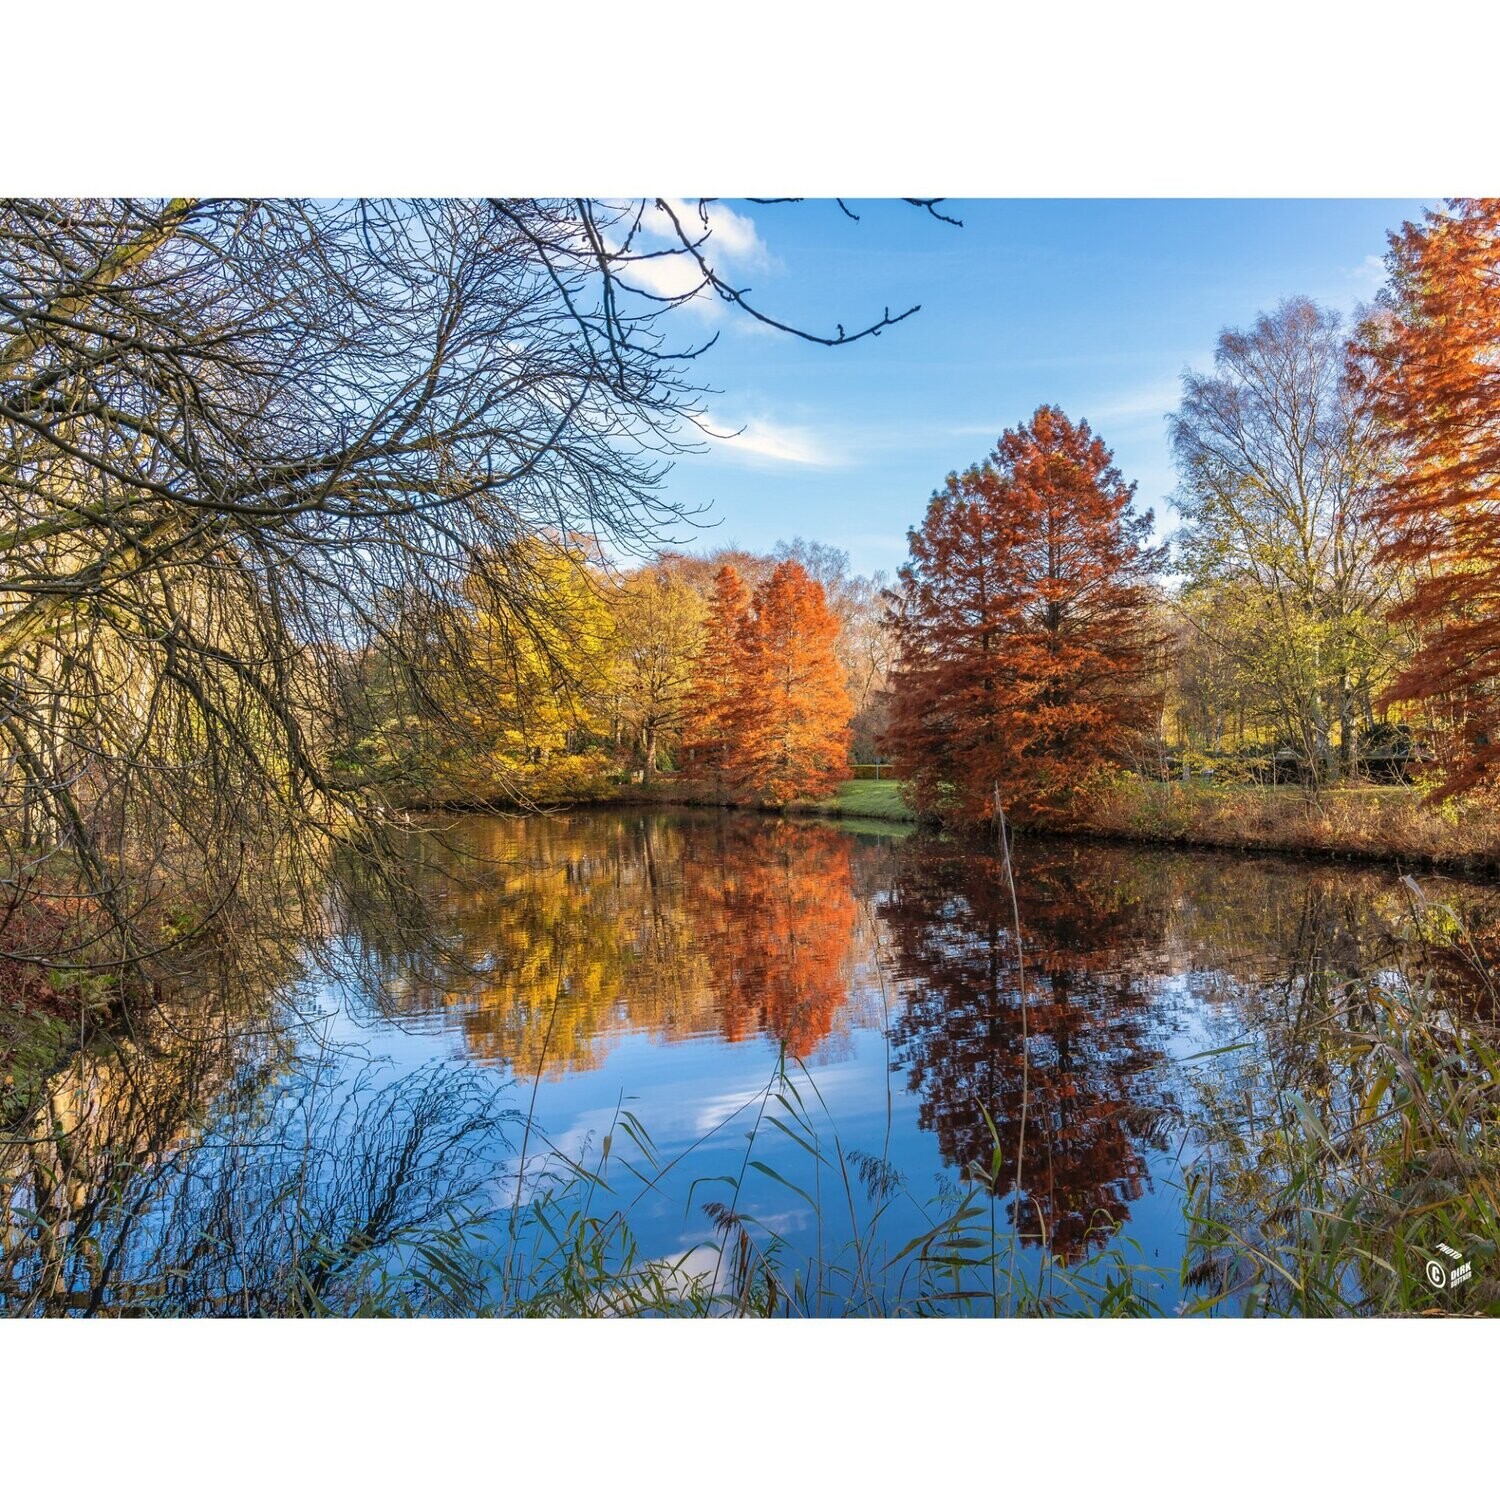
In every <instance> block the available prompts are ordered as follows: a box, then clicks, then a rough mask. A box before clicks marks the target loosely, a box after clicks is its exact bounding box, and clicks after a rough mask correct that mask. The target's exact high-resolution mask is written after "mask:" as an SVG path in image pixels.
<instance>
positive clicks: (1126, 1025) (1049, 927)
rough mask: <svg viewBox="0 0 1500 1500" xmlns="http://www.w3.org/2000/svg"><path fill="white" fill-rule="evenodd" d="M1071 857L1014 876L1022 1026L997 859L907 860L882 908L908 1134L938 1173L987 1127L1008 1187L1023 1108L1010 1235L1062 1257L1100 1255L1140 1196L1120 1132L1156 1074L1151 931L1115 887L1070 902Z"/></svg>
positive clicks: (980, 1141) (1128, 1139)
mask: <svg viewBox="0 0 1500 1500" xmlns="http://www.w3.org/2000/svg"><path fill="white" fill-rule="evenodd" d="M1076 857H1077V856H1076V852H1075V851H1070V850H1067V849H1066V848H1064V849H1063V850H1061V851H1058V852H1057V853H1056V854H1055V855H1054V854H1053V853H1052V852H1051V851H1049V854H1048V856H1047V860H1046V862H1043V860H1041V859H1035V860H1032V861H1029V862H1028V865H1027V866H1026V867H1025V868H1024V869H1023V870H1022V872H1021V873H1020V875H1019V877H1018V878H1019V880H1020V882H1021V885H1020V889H1021V913H1022V916H1021V920H1022V933H1021V939H1022V943H1023V945H1024V957H1025V963H1026V985H1027V992H1028V996H1029V1005H1028V1007H1027V1014H1026V1015H1025V1017H1024V1018H1023V1016H1022V1011H1021V991H1020V983H1019V976H1018V972H1017V965H1016V950H1015V944H1014V942H1013V941H1012V936H1011V932H1010V926H1011V909H1010V896H1009V893H1008V891H1007V889H1006V885H1005V880H1004V875H1003V870H1002V862H1001V860H1000V859H999V858H997V857H995V856H994V855H993V854H990V853H980V852H977V851H973V850H969V851H965V852H964V853H962V854H957V853H954V852H953V851H951V850H930V849H923V848H921V847H914V846H908V847H907V848H906V849H903V851H902V857H901V858H900V859H899V860H898V862H897V868H896V871H895V873H894V878H893V881H892V884H891V888H890V892H889V894H888V896H887V897H886V898H885V900H884V901H883V903H882V915H883V916H884V918H885V920H886V922H887V924H888V927H889V930H890V933H891V936H892V939H893V942H894V946H895V950H896V955H897V972H898V974H899V976H900V978H901V980H902V982H903V989H904V992H905V1006H904V1009H903V1013H902V1015H901V1017H900V1018H899V1019H898V1021H897V1022H896V1024H895V1026H894V1028H893V1033H894V1038H895V1041H896V1043H897V1047H898V1049H899V1052H900V1054H901V1055H902V1058H903V1060H904V1062H905V1063H906V1066H907V1069H908V1075H909V1082H910V1087H911V1088H912V1089H913V1090H914V1091H917V1092H919V1093H920V1094H921V1096H922V1103H921V1108H920V1119H921V1122H922V1124H923V1126H924V1127H925V1128H927V1129H929V1130H932V1131H935V1132H936V1134H937V1137H938V1141H939V1143H940V1146H941V1148H942V1151H943V1154H944V1156H945V1157H946V1158H947V1159H948V1160H949V1161H951V1162H953V1163H955V1164H957V1165H960V1166H968V1165H969V1164H971V1163H984V1164H986V1165H988V1163H989V1161H990V1158H991V1154H992V1149H993V1142H992V1140H991V1137H990V1133H989V1126H988V1125H987V1123H986V1120H985V1115H986V1113H988V1115H989V1117H990V1119H991V1120H993V1122H994V1126H995V1130H996V1132H997V1133H998V1135H999V1138H1000V1149H1001V1154H1002V1162H1003V1166H1002V1170H1001V1174H1000V1178H999V1183H1000V1184H1001V1185H1007V1184H1009V1183H1010V1182H1011V1181H1012V1180H1013V1174H1014V1167H1015V1161H1016V1156H1017V1152H1018V1149H1019V1147H1020V1144H1021V1141H1022V1124H1021V1121H1022V1111H1023V1098H1024V1106H1025V1120H1026V1125H1025V1136H1024V1140H1025V1160H1024V1162H1023V1170H1022V1174H1021V1181H1022V1198H1023V1206H1022V1208H1021V1210H1020V1212H1019V1214H1018V1215H1017V1222H1018V1227H1019V1228H1020V1229H1021V1231H1022V1232H1023V1233H1024V1234H1026V1235H1029V1236H1036V1237H1040V1238H1043V1239H1045V1240H1046V1242H1047V1243H1048V1244H1049V1245H1050V1247H1051V1249H1052V1251H1053V1253H1054V1254H1056V1255H1059V1256H1062V1257H1064V1258H1066V1257H1071V1256H1075V1255H1078V1254H1081V1253H1083V1252H1084V1251H1085V1250H1086V1249H1088V1248H1090V1247H1092V1246H1097V1245H1102V1244H1103V1243H1104V1242H1105V1240H1106V1239H1107V1238H1108V1237H1109V1235H1110V1234H1111V1233H1112V1231H1113V1227H1114V1226H1115V1225H1116V1224H1118V1223H1120V1222H1123V1220H1124V1219H1125V1218H1127V1217H1128V1215H1129V1204H1130V1203H1131V1202H1132V1201H1133V1200H1135V1199H1136V1198H1138V1197H1139V1196H1140V1195H1141V1192H1142V1190H1143V1188H1144V1186H1145V1183H1146V1180H1147V1173H1146V1165H1145V1162H1144V1161H1143V1160H1142V1158H1141V1155H1140V1152H1139V1150H1138V1149H1137V1146H1136V1143H1135V1141H1134V1139H1133V1138H1132V1135H1131V1130H1130V1123H1131V1120H1132V1118H1133V1116H1134V1115H1135V1113H1136V1112H1137V1111H1138V1110H1139V1109H1140V1108H1141V1107H1142V1106H1143V1105H1147V1104H1149V1103H1150V1089H1151V1085H1150V1082H1149V1078H1150V1070H1151V1069H1152V1068H1153V1067H1154V1065H1155V1064H1156V1063H1157V1062H1158V1061H1159V1060H1160V1054H1159V1053H1158V1052H1156V1051H1155V1050H1154V1049H1153V1048H1152V1047H1151V1046H1150V1045H1149V1042H1148V1040H1147V1036H1146V1014H1147V1012H1146V1007H1147V1004H1148V1001H1149V998H1150V992H1149V989H1148V987H1147V985H1146V984H1145V983H1144V982H1143V981H1142V980H1141V978H1140V977H1139V971H1138V967H1137V963H1136V962H1135V960H1136V958H1137V957H1138V956H1141V955H1142V950H1143V949H1149V947H1150V946H1152V945H1153V944H1155V943H1157V942H1159V939H1160V932H1161V923H1160V917H1159V915H1158V917H1157V918H1156V920H1155V921H1154V922H1151V921H1150V919H1149V918H1148V917H1146V916H1145V910H1146V909H1145V908H1144V907H1140V906H1133V904H1132V903H1131V902H1130V901H1129V897H1128V890H1129V887H1128V886H1125V887H1117V886H1114V885H1110V886H1105V885H1102V884H1101V883H1096V881H1095V879H1094V878H1093V875H1094V874H1096V873H1097V872H1093V873H1091V875H1090V879H1089V884H1088V887H1087V888H1084V887H1083V886H1082V885H1081V884H1080V883H1079V879H1078V877H1077V875H1076V874H1075V872H1074V870H1073V868H1072V866H1073V863H1074V860H1075V858H1076ZM1148 923H1149V924H1150V927H1151V930H1150V931H1149V932H1148V931H1147V925H1148ZM1028 1063H1029V1066H1027V1064H1028ZM1012 1212H1013V1214H1014V1213H1015V1212H1016V1211H1015V1210H1014V1209H1013V1210H1012Z"/></svg>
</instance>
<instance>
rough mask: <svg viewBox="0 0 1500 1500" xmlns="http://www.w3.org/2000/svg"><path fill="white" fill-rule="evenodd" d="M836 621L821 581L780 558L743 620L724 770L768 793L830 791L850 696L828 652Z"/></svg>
mask: <svg viewBox="0 0 1500 1500" xmlns="http://www.w3.org/2000/svg"><path fill="white" fill-rule="evenodd" d="M838 633H839V623H838V620H837V618H836V617H835V616H834V615H833V613H832V611H831V610H830V609H829V608H828V603H827V600H826V599H825V598H824V595H823V586H822V585H821V584H820V583H818V582H817V581H816V580H815V579H813V578H810V577H809V576H808V574H807V570H806V569H805V568H803V566H802V565H801V563H798V562H783V563H779V564H778V565H777V567H776V570H775V571H774V572H773V573H772V574H771V576H770V577H769V578H768V579H767V580H766V581H765V582H764V583H763V584H762V585H761V586H760V587H759V588H758V589H757V590H756V591H755V600H754V607H753V609H752V612H751V614H750V615H748V616H747V617H746V618H745V620H744V623H743V625H742V627H741V630H740V635H739V643H738V651H737V653H736V660H735V671H734V674H733V676H734V680H735V686H736V689H737V691H738V693H739V702H738V705H737V706H736V709H735V711H734V713H733V716H732V723H733V726H734V732H733V735H732V737H731V741H730V749H729V753H728V761H727V768H726V769H727V773H728V776H729V779H730V780H731V782H732V783H733V784H734V785H735V786H737V787H738V788H739V789H741V790H743V791H748V792H753V793H754V794H755V795H757V796H762V797H766V798H768V799H769V800H770V801H773V802H787V801H790V800H791V799H792V798H794V797H827V796H831V795H832V794H833V793H834V791H836V790H837V788H838V784H839V782H840V781H842V780H843V779H844V777H845V774H846V772H845V766H846V765H847V763H848V758H849V720H850V718H851V716H852V715H853V711H854V706H853V704H852V703H851V702H850V701H849V694H848V692H847V691H846V689H845V686H844V673H843V669H842V668H841V667H840V666H839V663H838V658H837V657H836V656H835V655H834V649H833V648H834V642H835V641H836V640H837V639H838Z"/></svg>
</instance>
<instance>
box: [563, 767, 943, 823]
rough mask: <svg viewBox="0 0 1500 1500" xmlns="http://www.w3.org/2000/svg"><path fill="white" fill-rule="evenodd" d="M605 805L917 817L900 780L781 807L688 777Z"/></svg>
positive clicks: (847, 785)
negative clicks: (738, 796) (725, 793)
mask: <svg viewBox="0 0 1500 1500" xmlns="http://www.w3.org/2000/svg"><path fill="white" fill-rule="evenodd" d="M592 800H597V801H604V802H614V803H625V804H645V805H649V806H662V807H725V806H728V807H740V808H748V809H751V810H754V811H760V812H786V813H797V814H803V815H812V816H817V817H825V818H855V819H864V820H868V821H872V822H881V823H907V824H911V823H915V822H917V814H916V813H915V812H914V811H913V810H912V809H911V808H910V807H909V806H907V804H906V802H905V801H904V800H903V798H902V784H901V783H900V782H897V781H845V782H841V783H840V785H839V789H838V790H837V791H836V792H835V793H834V794H833V796H831V797H826V798H824V799H822V800H821V801H816V802H814V801H797V802H789V803H787V804H785V805H784V806H783V805H779V804H774V803H768V802H763V801H758V800H755V799H753V798H747V799H743V800H735V799H726V798H725V797H724V796H723V795H722V794H720V793H717V792H715V790H714V788H713V786H712V784H711V783H709V782H706V781H693V780H690V779H689V778H687V777H685V776H674V777H669V778H664V779H662V780H660V781H657V782H655V783H653V784H652V785H651V786H626V787H621V788H619V789H618V790H617V791H615V792H614V793H612V794H610V795H607V796H604V797H600V798H598V799H592Z"/></svg>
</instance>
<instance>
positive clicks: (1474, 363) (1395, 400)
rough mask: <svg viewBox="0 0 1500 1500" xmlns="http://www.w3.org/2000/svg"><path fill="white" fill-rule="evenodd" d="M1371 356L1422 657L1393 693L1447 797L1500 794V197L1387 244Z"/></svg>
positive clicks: (1389, 517) (1381, 505)
mask: <svg viewBox="0 0 1500 1500" xmlns="http://www.w3.org/2000/svg"><path fill="white" fill-rule="evenodd" d="M1387 264H1388V266H1389V268H1390V271H1391V287H1390V289H1389V290H1388V291H1387V292H1386V293H1385V294H1384V296H1383V298H1382V300H1383V301H1384V303H1385V308H1384V310H1383V315H1382V314H1377V315H1376V316H1375V317H1374V318H1373V319H1371V321H1370V323H1369V325H1368V326H1367V330H1366V337H1365V340H1364V347H1363V352H1364V354H1365V355H1367V356H1368V361H1367V369H1368V378H1369V385H1368V390H1369V394H1370V397H1371V404H1372V406H1373V409H1374V411H1375V414H1376V416H1377V417H1378V418H1379V419H1380V420H1381V421H1382V422H1383V423H1384V425H1385V428H1386V431H1387V433H1388V435H1389V438H1390V441H1391V445H1392V449H1393V456H1394V457H1395V460H1396V462H1395V464H1394V465H1393V471H1392V474H1391V476H1390V477H1389V478H1388V480H1387V481H1386V483H1385V485H1384V487H1383V490H1382V492H1381V494H1380V497H1379V499H1378V501H1377V510H1378V515H1379V520H1380V522H1381V523H1382V525H1383V526H1384V527H1385V528H1386V534H1387V537H1388V540H1387V542H1386V545H1385V547H1384V549H1383V553H1382V556H1383V557H1384V559H1385V560H1386V561H1388V562H1391V563H1394V564H1396V565H1397V566H1399V567H1401V568H1402V569H1403V570H1405V571H1407V572H1408V573H1409V575H1410V581H1409V586H1408V590H1407V593H1406V597H1405V598H1404V599H1403V601H1402V602H1401V604H1400V605H1398V606H1397V608H1396V610H1395V611H1394V612H1393V618H1395V619H1397V620H1401V621H1405V622H1407V623H1409V624H1410V625H1411V626H1413V627H1414V628H1415V630H1416V633H1417V637H1418V646H1417V649H1416V652H1415V653H1414V655H1413V656H1412V658H1411V660H1410V661H1409V662H1408V663H1407V665H1406V668H1405V670H1404V671H1402V672H1401V673H1400V675H1399V676H1398V677H1397V679H1396V680H1395V682H1394V683H1392V685H1391V687H1390V688H1389V689H1388V691H1387V692H1386V694H1385V695H1384V698H1385V701H1386V702H1387V703H1393V702H1409V703H1417V704H1420V705H1422V706H1423V707H1424V708H1425V709H1426V710H1427V711H1428V713H1429V715H1430V716H1431V717H1432V719H1433V721H1434V723H1435V724H1436V725H1437V727H1438V728H1439V729H1440V730H1443V731H1445V733H1443V734H1442V735H1440V738H1439V747H1440V749H1441V752H1442V759H1443V779H1442V782H1441V784H1440V785H1439V786H1438V788H1437V789H1436V791H1435V793H1434V796H1435V797H1438V798H1446V797H1449V796H1452V795H1455V794H1457V793H1460V792H1465V791H1470V790H1473V789H1475V788H1488V789H1489V790H1492V791H1493V790H1494V789H1495V788H1496V787H1497V785H1500V199H1494V198H1489V199H1477V200H1476V199H1460V200H1454V201H1453V202H1451V203H1450V204H1449V205H1448V211H1447V212H1446V213H1435V212H1429V213H1428V214H1427V216H1426V218H1425V220H1424V221H1423V222H1422V223H1421V224H1406V225H1404V226H1403V228H1402V229H1401V231H1400V233H1398V234H1394V235H1392V236H1391V250H1390V254H1389V256H1388V257H1387Z"/></svg>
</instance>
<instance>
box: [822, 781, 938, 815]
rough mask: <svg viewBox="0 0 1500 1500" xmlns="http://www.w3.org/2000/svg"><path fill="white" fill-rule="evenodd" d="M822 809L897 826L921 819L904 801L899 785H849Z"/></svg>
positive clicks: (892, 782) (857, 782)
mask: <svg viewBox="0 0 1500 1500" xmlns="http://www.w3.org/2000/svg"><path fill="white" fill-rule="evenodd" d="M822 806H824V807H826V808H829V809H830V810H835V809H836V810H837V811H838V812H839V813H840V814H842V815H843V816H844V817H849V818H885V819H886V820H887V821H890V822H895V823H915V822H916V820H917V815H916V813H914V812H913V811H912V810H911V808H909V807H908V806H907V805H906V803H904V802H903V801H902V800H901V783H900V782H899V781H845V782H843V783H841V784H840V786H839V789H838V791H837V792H836V793H835V794H834V796H833V798H832V800H831V801H829V802H825V803H823V804H822Z"/></svg>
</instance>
